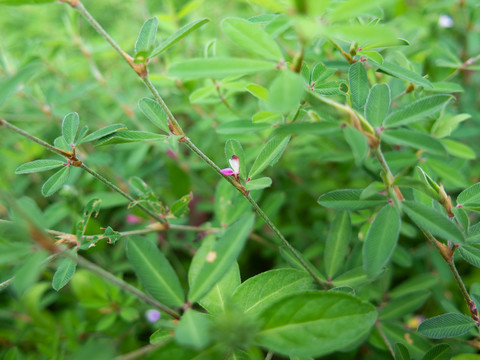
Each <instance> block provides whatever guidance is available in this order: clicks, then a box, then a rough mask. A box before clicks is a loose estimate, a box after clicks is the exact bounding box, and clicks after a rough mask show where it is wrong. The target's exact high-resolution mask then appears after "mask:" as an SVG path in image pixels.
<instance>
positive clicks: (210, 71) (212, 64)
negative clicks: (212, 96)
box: [169, 57, 276, 80]
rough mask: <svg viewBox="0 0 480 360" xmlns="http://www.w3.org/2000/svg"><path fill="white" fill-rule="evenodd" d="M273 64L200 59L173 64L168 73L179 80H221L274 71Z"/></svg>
mask: <svg viewBox="0 0 480 360" xmlns="http://www.w3.org/2000/svg"><path fill="white" fill-rule="evenodd" d="M275 67H276V65H275V63H273V62H269V61H264V60H253V59H240V58H227V57H216V58H207V59H204V58H200V59H190V60H186V61H182V62H179V63H176V64H173V65H172V66H171V67H170V69H169V73H170V74H171V75H172V76H176V77H178V78H180V79H188V80H195V79H204V78H212V77H213V78H215V79H223V78H226V77H229V76H241V75H248V74H255V73H259V72H262V73H263V72H267V71H272V70H275Z"/></svg>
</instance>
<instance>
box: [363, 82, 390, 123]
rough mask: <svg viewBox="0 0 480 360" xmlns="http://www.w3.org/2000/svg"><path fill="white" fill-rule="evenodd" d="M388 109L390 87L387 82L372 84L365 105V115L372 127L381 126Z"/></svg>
mask: <svg viewBox="0 0 480 360" xmlns="http://www.w3.org/2000/svg"><path fill="white" fill-rule="evenodd" d="M389 109H390V88H389V87H388V85H387V84H375V85H373V87H372V89H371V90H370V93H369V94H368V98H367V104H366V105H365V117H366V118H367V120H368V122H369V123H370V124H372V126H373V127H375V128H378V127H380V126H382V123H383V120H385V118H386V117H387V114H388V110H389Z"/></svg>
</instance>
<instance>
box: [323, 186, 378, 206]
mask: <svg viewBox="0 0 480 360" xmlns="http://www.w3.org/2000/svg"><path fill="white" fill-rule="evenodd" d="M362 191H363V190H362V189H342V190H333V191H330V192H328V193H326V194H323V195H322V196H320V197H319V198H318V200H317V202H318V203H319V204H320V205H322V206H325V207H328V208H330V209H335V210H350V211H352V210H363V209H368V208H371V207H375V206H377V205H381V204H385V203H386V202H387V198H386V197H385V196H383V195H380V194H377V195H374V196H370V197H368V198H361V195H362Z"/></svg>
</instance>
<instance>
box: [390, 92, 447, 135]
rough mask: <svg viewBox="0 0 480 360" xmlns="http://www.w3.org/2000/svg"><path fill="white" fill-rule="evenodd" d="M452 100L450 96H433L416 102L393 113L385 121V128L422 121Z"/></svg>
mask: <svg viewBox="0 0 480 360" xmlns="http://www.w3.org/2000/svg"><path fill="white" fill-rule="evenodd" d="M451 99H452V96H450V95H433V96H429V97H425V98H423V99H420V100H417V101H414V102H413V103H411V104H408V105H407V106H404V107H403V108H401V109H399V110H396V111H395V112H393V113H391V114H390V115H389V116H388V117H387V118H386V119H385V122H384V124H385V126H388V127H392V126H400V125H406V124H410V123H412V122H416V121H419V120H422V119H423V118H425V117H427V116H430V115H433V114H435V113H436V112H438V111H440V110H441V109H442V108H443V107H444V106H445V104H446V103H447V102H449V101H450V100H451Z"/></svg>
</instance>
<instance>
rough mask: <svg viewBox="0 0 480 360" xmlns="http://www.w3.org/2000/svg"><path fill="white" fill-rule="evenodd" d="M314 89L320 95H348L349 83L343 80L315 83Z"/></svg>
mask: <svg viewBox="0 0 480 360" xmlns="http://www.w3.org/2000/svg"><path fill="white" fill-rule="evenodd" d="M313 91H314V93H316V94H320V95H346V93H347V92H348V85H347V83H345V82H344V81H341V80H333V81H328V82H324V83H315V86H314V88H313Z"/></svg>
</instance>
